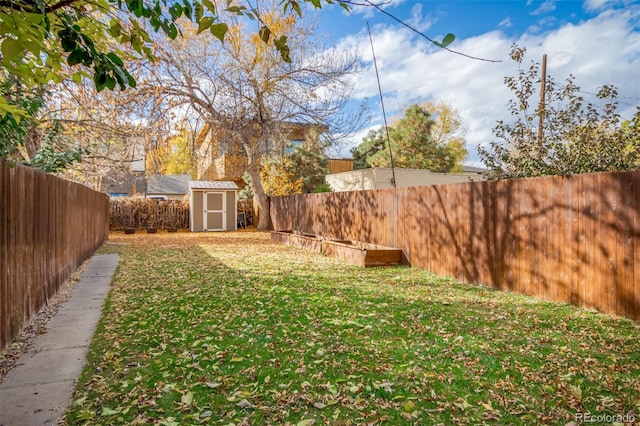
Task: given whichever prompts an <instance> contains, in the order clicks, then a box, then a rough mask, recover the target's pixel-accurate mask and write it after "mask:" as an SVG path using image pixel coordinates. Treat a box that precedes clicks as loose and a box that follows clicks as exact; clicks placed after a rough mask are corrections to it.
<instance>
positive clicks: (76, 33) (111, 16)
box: [0, 0, 349, 116]
mask: <svg viewBox="0 0 640 426" xmlns="http://www.w3.org/2000/svg"><path fill="white" fill-rule="evenodd" d="M324 2H326V3H327V4H331V3H334V1H333V0H325V1H324ZM324 2H323V1H321V0H283V1H281V2H280V3H279V4H280V6H281V7H282V10H283V11H284V12H285V13H297V14H298V15H302V7H301V5H303V4H305V3H309V4H312V5H313V6H314V7H316V8H320V7H322V4H323V3H324ZM338 3H339V4H340V5H342V6H343V7H344V8H345V9H347V10H348V9H349V6H348V3H349V2H342V1H340V2H338ZM238 16H242V17H248V18H250V19H253V20H255V21H256V22H258V23H259V25H258V26H257V28H256V32H257V34H259V37H260V39H262V40H263V41H264V43H265V44H270V45H271V46H273V47H274V48H275V49H277V50H278V52H279V53H280V55H281V57H282V59H283V60H285V61H289V60H290V59H289V52H290V48H289V46H288V43H287V38H286V37H283V36H284V34H280V33H279V32H278V31H277V29H276V28H272V27H270V26H269V24H268V22H267V21H266V20H264V19H262V16H261V13H260V9H259V6H258V4H257V3H256V5H255V6H254V5H253V2H249V1H242V0H235V1H234V0H227V1H224V2H216V1H215V0H213V1H211V0H181V1H180V0H178V1H168V0H151V1H140V0H118V1H116V0H90V1H89V0H40V1H32V0H0V40H2V41H1V43H0V51H1V53H2V57H1V58H0V63H1V64H2V67H3V68H4V69H5V70H6V71H7V72H8V74H10V75H12V76H14V77H17V78H19V79H20V80H22V83H23V84H25V85H27V86H29V87H32V86H42V85H44V84H48V83H51V82H55V83H57V82H60V81H62V80H63V79H65V78H68V77H70V76H74V77H75V78H76V79H77V81H79V79H80V78H81V77H83V76H87V75H90V76H91V77H92V78H93V81H94V83H95V86H96V88H97V89H98V91H100V90H102V89H103V88H109V89H114V88H115V87H116V86H120V87H121V88H123V89H124V88H125V87H133V86H135V84H136V82H135V79H134V77H133V76H132V75H131V74H130V73H129V72H128V70H127V68H126V67H125V64H124V59H125V58H126V57H129V56H131V55H132V56H134V57H138V58H143V57H144V58H153V49H152V45H151V43H150V42H151V36H150V33H151V30H153V31H155V32H157V31H160V30H161V31H162V32H163V33H164V34H165V35H166V36H167V37H168V38H171V39H174V38H176V37H177V36H178V34H179V32H180V29H179V27H178V25H177V24H176V21H177V20H178V19H181V18H186V19H189V20H191V21H192V22H194V23H195V25H197V26H198V30H199V32H203V31H207V32H208V33H209V34H210V35H211V36H213V37H215V38H217V39H219V40H220V41H223V40H224V38H225V35H226V33H227V31H228V27H229V24H228V20H229V19H233V17H238ZM64 63H66V64H68V65H69V66H71V67H72V68H65V67H63V66H62V65H63V64H64ZM19 110H20V107H19V105H15V104H12V103H11V102H9V101H8V100H7V99H5V98H0V116H4V115H5V114H6V113H20V111H19ZM25 112H26V111H24V110H23V111H22V113H25Z"/></svg>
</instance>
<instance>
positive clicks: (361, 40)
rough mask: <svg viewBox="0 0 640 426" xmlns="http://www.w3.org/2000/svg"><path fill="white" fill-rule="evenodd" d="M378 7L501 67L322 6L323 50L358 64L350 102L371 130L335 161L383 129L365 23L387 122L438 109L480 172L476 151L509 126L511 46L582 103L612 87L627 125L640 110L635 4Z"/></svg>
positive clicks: (467, 0)
mask: <svg viewBox="0 0 640 426" xmlns="http://www.w3.org/2000/svg"><path fill="white" fill-rule="evenodd" d="M384 8H385V10H386V11H388V12H389V13H391V14H393V15H394V16H396V17H397V18H399V19H401V20H403V21H405V22H407V23H409V24H411V25H412V26H413V27H414V28H417V29H418V30H420V31H421V32H423V33H424V34H426V35H427V36H429V37H430V38H433V39H438V40H441V39H442V37H443V36H444V35H446V34H447V33H453V34H454V35H455V36H456V40H455V42H454V43H453V44H452V45H451V46H450V47H451V48H452V49H454V50H459V51H461V52H464V53H466V54H470V55H473V56H479V57H482V58H487V59H494V60H501V62H498V63H489V62H482V61H475V60H471V59H467V58H464V57H461V56H458V55H454V54H451V53H448V52H445V51H443V50H441V49H438V48H436V47H435V46H434V45H432V44H431V43H429V42H428V41H427V40H425V39H424V38H422V37H420V36H419V35H417V34H415V33H414V32H412V31H410V30H408V29H406V28H404V27H403V26H402V25H400V24H398V23H397V22H395V21H394V20H393V19H392V18H390V17H388V16H385V15H384V14H382V13H380V12H379V11H376V10H375V9H373V8H371V7H366V8H365V7H357V8H355V9H354V10H353V12H352V13H351V14H349V15H348V14H346V13H345V12H344V11H342V9H341V8H340V7H339V6H330V7H326V6H325V8H324V9H323V11H321V12H320V13H317V16H318V22H319V32H320V33H322V34H324V37H325V39H326V40H327V41H328V43H329V44H333V45H338V46H341V47H344V48H349V49H353V50H355V51H357V52H358V53H359V54H360V55H361V58H362V63H363V72H362V75H360V76H358V78H357V79H355V80H354V84H355V86H356V89H357V92H356V97H355V99H354V101H355V102H358V101H362V100H365V99H366V102H367V103H368V105H369V107H370V108H371V111H372V121H371V123H369V125H368V127H367V129H364V130H363V132H361V133H360V134H358V135H355V136H354V137H353V138H351V139H350V140H348V142H347V143H346V144H345V146H343V147H342V148H341V149H340V150H339V151H337V152H336V153H335V155H341V156H348V150H349V147H351V146H353V145H357V144H358V143H359V142H360V141H361V139H362V136H363V135H364V134H366V132H367V131H368V129H369V128H372V127H376V126H379V125H381V123H382V115H381V112H380V105H379V99H378V92H377V83H376V80H375V71H374V70H373V65H372V55H371V47H370V44H369V39H368V34H367V30H366V28H367V22H369V24H370V26H371V29H372V33H373V40H374V47H375V51H376V58H377V61H378V67H379V71H380V76H381V85H382V89H383V92H384V99H385V106H386V109H387V114H388V116H393V115H396V114H398V113H399V112H400V111H402V109H403V108H405V107H406V106H408V105H409V104H411V103H414V102H418V103H422V102H427V101H431V100H433V101H438V100H444V101H445V102H446V103H448V104H450V105H452V106H453V107H455V108H457V109H458V110H459V111H460V112H461V114H462V116H463V119H464V121H465V128H466V139H467V148H468V150H469V157H468V160H467V163H468V164H474V165H480V164H479V162H478V156H477V146H478V145H480V144H487V143H488V142H490V141H491V140H493V139H494V137H493V135H492V132H491V130H492V128H493V127H494V126H495V124H496V121H497V120H505V121H508V120H510V115H509V113H508V111H507V108H506V104H507V102H508V100H509V99H510V98H511V95H510V92H509V91H508V90H507V89H506V87H505V86H504V84H503V79H504V77H505V76H508V75H514V74H515V72H516V70H517V68H516V64H515V63H514V62H512V61H510V60H509V58H508V54H509V50H510V46H511V45H512V44H513V43H517V44H518V45H519V46H522V47H526V48H527V63H528V61H529V60H534V61H537V62H539V61H540V60H541V58H542V54H543V53H546V54H547V55H548V73H549V74H550V75H551V76H552V77H553V78H554V79H555V80H556V81H563V80H564V79H565V78H567V77H568V76H569V75H570V74H572V75H574V76H575V78H576V83H577V84H578V85H579V86H580V87H581V88H582V90H583V92H584V94H585V96H587V97H588V96H589V93H595V92H596V91H597V89H598V87H600V86H602V85H603V84H614V85H616V86H617V87H618V88H619V92H620V101H621V103H620V111H621V112H622V116H623V118H630V117H631V115H632V114H633V112H635V106H640V2H639V1H628V0H586V1H567V0H564V1H555V0H546V1H473V0H464V1H462V0H454V1H436V0H427V1H408V0H392V1H391V2H390V3H389V4H386V5H385V6H384ZM389 118H390V117H389Z"/></svg>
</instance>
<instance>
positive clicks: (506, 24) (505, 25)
mask: <svg viewBox="0 0 640 426" xmlns="http://www.w3.org/2000/svg"><path fill="white" fill-rule="evenodd" d="M512 25H513V23H512V22H511V18H504V19H503V20H502V21H500V23H499V24H498V28H511V26H512Z"/></svg>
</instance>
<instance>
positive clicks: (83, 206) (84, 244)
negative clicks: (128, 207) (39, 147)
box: [0, 159, 109, 350]
mask: <svg viewBox="0 0 640 426" xmlns="http://www.w3.org/2000/svg"><path fill="white" fill-rule="evenodd" d="M108 232H109V216H108V198H107V195H106V194H102V193H99V192H96V191H93V190H91V189H89V188H87V187H85V186H82V185H78V184H76V183H72V182H68V181H65V180H63V179H59V178H57V177H55V176H52V175H48V174H46V173H43V172H40V171H37V170H34V169H32V168H29V167H23V166H15V167H13V168H12V167H9V165H8V164H7V163H6V162H5V161H4V160H3V159H0V350H2V348H4V347H5V346H6V345H7V344H9V343H10V342H11V341H12V340H13V338H14V337H16V336H17V334H18V333H19V332H20V331H21V330H22V327H23V325H24V324H25V323H26V322H28V321H29V320H30V318H31V317H32V316H33V315H34V314H36V313H37V312H38V311H39V310H40V309H41V308H42V307H43V306H44V305H45V303H47V301H48V300H49V298H51V297H52V296H53V295H55V294H56V292H57V291H58V289H59V287H60V285H61V284H62V283H64V281H65V280H66V279H67V278H69V276H70V275H71V274H72V273H73V272H74V271H75V270H76V269H77V268H78V266H79V265H80V264H81V263H82V262H83V261H84V260H86V259H88V258H89V257H90V256H91V255H92V254H93V253H94V252H95V251H96V250H97V249H98V247H100V245H101V244H102V243H103V242H104V241H105V239H106V238H107V235H108Z"/></svg>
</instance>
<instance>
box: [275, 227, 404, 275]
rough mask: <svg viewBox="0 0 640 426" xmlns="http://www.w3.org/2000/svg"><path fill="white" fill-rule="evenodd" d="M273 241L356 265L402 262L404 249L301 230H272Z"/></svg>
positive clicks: (367, 265) (383, 264)
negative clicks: (322, 235) (333, 237)
mask: <svg viewBox="0 0 640 426" xmlns="http://www.w3.org/2000/svg"><path fill="white" fill-rule="evenodd" d="M271 241H274V242H278V243H284V244H288V245H290V246H294V247H301V248H304V249H308V250H311V251H313V252H316V253H325V254H328V255H331V256H335V257H337V258H339V259H342V260H344V261H346V262H349V263H352V264H354V265H358V266H363V267H370V266H391V265H401V264H402V250H400V249H396V248H392V247H385V246H380V245H377V244H370V243H365V242H361V241H346V240H345V241H337V240H323V239H321V238H319V237H318V236H316V235H312V234H305V233H302V232H299V231H291V230H287V231H272V232H271Z"/></svg>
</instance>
